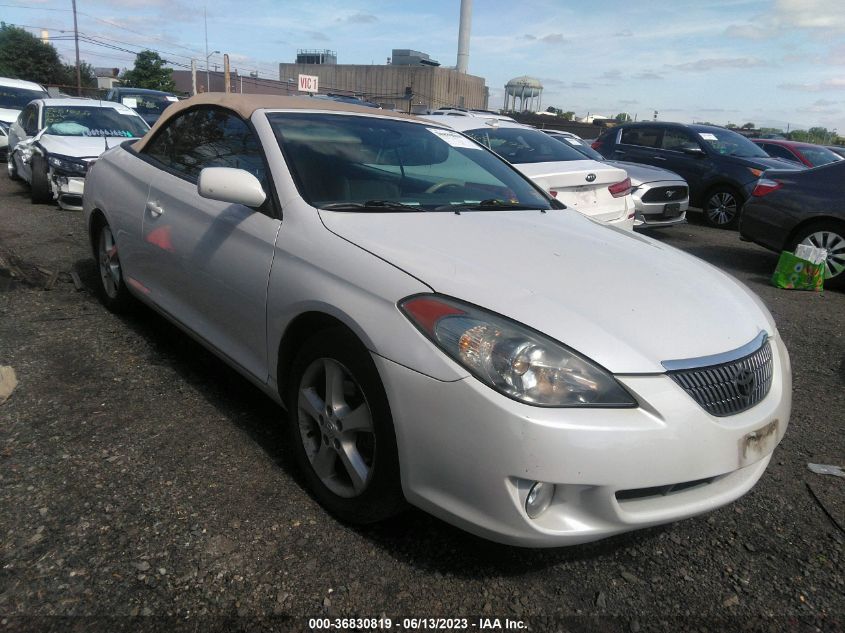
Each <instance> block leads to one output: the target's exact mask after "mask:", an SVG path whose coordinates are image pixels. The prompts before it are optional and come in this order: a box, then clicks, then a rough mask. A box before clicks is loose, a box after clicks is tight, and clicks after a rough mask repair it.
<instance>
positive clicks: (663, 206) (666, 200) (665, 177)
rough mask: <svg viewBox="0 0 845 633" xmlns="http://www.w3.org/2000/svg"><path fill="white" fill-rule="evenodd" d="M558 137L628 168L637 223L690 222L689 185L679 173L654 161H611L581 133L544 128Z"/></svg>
mask: <svg viewBox="0 0 845 633" xmlns="http://www.w3.org/2000/svg"><path fill="white" fill-rule="evenodd" d="M543 132H544V133H546V134H548V135H549V136H551V137H552V138H554V139H557V140H559V141H561V142H562V143H566V144H567V145H570V146H571V147H574V148H575V149H576V150H578V151H579V152H581V153H582V154H584V155H585V156H587V157H588V158H592V159H593V160H597V161H600V162H606V163H607V164H609V165H614V166H616V167H619V168H621V169H624V170H625V171H626V173H627V174H628V177H629V178H630V179H631V196H632V197H633V199H634V211H635V219H634V226H635V227H636V226H644V227H649V228H653V227H661V226H672V225H673V224H683V223H684V222H686V215H687V208H689V188H688V187H687V183H686V181H685V180H684V179H683V178H681V177H680V176H678V174H676V173H674V172H671V171H669V170H668V169H662V168H660V167H652V166H650V165H641V164H639V163H629V162H625V161H610V160H607V159H606V158H605V157H604V156H602V155H601V154H599V153H598V152H597V151H596V150H594V149H593V148H592V147H591V146H590V144H589V143H587V142H586V141H584V140H583V139H582V138H580V137H579V136H576V135H575V134H572V133H569V132H561V131H559V130H543Z"/></svg>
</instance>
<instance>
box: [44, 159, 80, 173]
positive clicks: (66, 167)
mask: <svg viewBox="0 0 845 633" xmlns="http://www.w3.org/2000/svg"><path fill="white" fill-rule="evenodd" d="M47 162H48V163H50V166H51V167H53V169H56V170H57V171H60V172H64V173H66V174H76V175H84V174H85V172H86V171H87V170H88V163H86V162H84V161H81V160H74V159H72V158H68V157H65V156H49V157H48V158H47Z"/></svg>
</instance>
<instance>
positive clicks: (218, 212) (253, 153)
mask: <svg viewBox="0 0 845 633" xmlns="http://www.w3.org/2000/svg"><path fill="white" fill-rule="evenodd" d="M161 132H162V133H159V134H157V135H156V137H155V138H154V139H152V140H151V141H150V143H149V144H148V145H147V147H146V148H145V150H144V153H145V154H146V156H147V158H148V159H149V160H151V161H153V162H156V163H158V164H159V165H161V167H162V169H159V170H157V173H156V174H155V176H154V178H153V180H152V182H151V184H150V190H149V195H148V198H147V204H146V209H145V210H144V214H143V221H142V229H141V231H142V238H143V239H142V241H143V247H144V250H145V255H144V259H145V260H146V261H145V269H146V270H147V271H149V275H148V276H147V279H148V283H149V284H150V285H149V288H148V290H149V292H150V298H151V299H152V300H153V301H154V302H155V303H156V304H157V305H158V306H159V307H161V308H162V309H163V310H164V311H166V312H167V313H168V314H170V315H171V316H172V317H173V318H175V319H177V320H178V321H180V322H181V323H183V324H184V325H185V326H187V327H188V328H189V329H190V330H192V331H193V332H195V333H196V334H197V335H199V336H200V337H202V338H203V339H205V341H207V342H208V343H209V344H210V345H212V346H213V347H215V348H216V349H217V350H219V351H220V352H222V353H223V354H224V355H225V356H227V357H228V358H229V359H231V360H232V361H233V362H235V363H237V364H238V365H240V366H241V367H242V368H243V369H244V370H246V371H248V372H249V373H250V374H252V375H253V376H255V377H256V378H258V379H260V380H266V379H267V375H268V374H267V345H266V340H267V339H266V301H267V283H268V279H269V274H270V267H271V264H272V261H273V252H274V245H275V240H276V236H277V234H278V231H279V227H280V225H281V222H280V220H279V219H278V213H277V212H276V209H275V207H274V203H273V202H272V199H273V196H272V195H271V186H270V184H269V176H268V174H267V168H266V161H265V158H264V155H263V151H262V149H261V146H260V142H259V141H258V138H257V137H256V135H255V133H254V132H253V131H252V129H251V128H250V126H249V125H248V124H247V123H246V122H245V121H244V120H242V119H241V118H240V117H239V116H238V115H237V114H235V113H234V112H232V111H229V110H226V109H223V108H218V107H199V108H195V109H192V110H188V111H186V112H185V113H183V114H181V115H178V116H177V117H175V118H174V119H172V120H171V121H170V122H169V124H168V126H167V127H165V128H164V129H163V130H161ZM204 167H235V168H239V169H246V170H247V171H249V172H251V173H253V174H254V175H255V176H256V177H258V179H259V181H261V182H262V184H263V186H264V190H265V192H267V194H268V199H267V201H266V202H265V204H264V205H262V207H261V208H259V209H253V208H249V207H245V206H243V205H239V204H230V203H226V202H218V201H216V200H209V199H206V198H202V197H201V196H200V195H199V193H198V192H197V184H196V183H197V178H198V176H199V173H200V171H201V170H202V169H203V168H204Z"/></svg>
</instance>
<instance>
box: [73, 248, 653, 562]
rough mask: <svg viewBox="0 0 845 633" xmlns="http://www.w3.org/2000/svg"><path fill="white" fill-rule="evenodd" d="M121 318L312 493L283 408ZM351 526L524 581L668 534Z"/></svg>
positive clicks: (153, 322) (427, 556)
mask: <svg viewBox="0 0 845 633" xmlns="http://www.w3.org/2000/svg"><path fill="white" fill-rule="evenodd" d="M73 269H74V271H75V272H76V273H77V274H78V275H79V278H80V280H81V281H82V284H83V286H84V288H85V290H86V291H87V292H88V293H89V295H90V300H91V301H92V302H96V301H97V299H96V297H97V288H98V287H99V283H100V280H99V276H98V275H99V271H98V270H97V266H96V264H95V263H94V261H93V260H91V259H83V260H79V261H77V262H76V263H75V264H74V266H73ZM103 309H105V308H103ZM117 318H118V319H120V321H122V322H123V324H124V325H125V326H126V327H128V328H130V329H131V330H132V331H134V332H135V333H136V334H137V335H138V336H140V337H142V338H143V339H144V340H145V341H146V342H147V343H148V344H149V346H150V350H149V351H150V354H151V359H150V362H152V363H154V364H160V365H167V366H168V367H170V368H172V369H173V370H174V371H175V372H176V373H178V374H179V376H180V377H181V378H182V379H183V380H184V381H185V382H186V383H188V384H190V385H191V386H192V387H194V388H195V389H196V390H197V392H199V393H201V394H202V395H203V397H204V398H205V399H206V401H207V402H208V403H209V404H211V405H212V406H213V407H214V408H215V409H216V410H217V411H219V412H220V413H221V414H222V415H224V416H225V417H226V418H227V419H228V420H230V421H231V423H232V424H233V425H235V426H237V427H238V428H239V429H240V430H242V431H244V432H245V433H246V435H247V436H248V437H249V438H250V439H251V440H252V441H254V442H255V443H256V444H258V446H259V447H261V449H262V450H263V451H264V452H265V453H266V454H267V455H268V457H270V459H272V460H273V462H274V463H275V464H276V465H277V466H279V467H280V468H281V469H282V470H283V471H284V472H285V473H286V474H287V475H289V476H290V477H291V479H293V481H294V482H295V483H296V484H297V485H298V486H299V487H300V488H302V489H303V490H305V491H306V492H308V493H309V494H310V491H308V488H307V485H306V483H305V480H304V479H303V478H302V475H301V473H300V472H299V470H298V468H297V466H296V462H295V460H294V456H293V453H292V452H291V450H290V448H289V446H288V442H287V436H286V432H285V425H284V424H282V423H280V419H282V416H285V415H286V414H285V412H284V410H282V409H281V407H279V406H278V405H277V404H276V403H275V402H273V401H272V400H271V399H270V398H269V397H268V396H267V395H265V394H264V393H263V392H262V391H261V390H259V389H258V388H257V387H255V386H254V385H253V384H252V383H250V382H249V381H248V380H247V379H245V378H244V377H242V376H241V375H240V374H239V373H237V372H236V371H235V370H233V369H231V368H230V367H229V366H228V365H227V364H226V363H224V362H223V361H222V360H220V359H219V358H217V357H216V356H215V355H214V354H212V353H211V352H209V351H208V350H206V349H205V348H204V347H203V346H202V345H200V344H199V343H197V342H196V341H194V340H193V339H192V338H191V337H189V336H188V335H187V334H185V333H184V332H182V330H180V329H179V328H178V327H176V326H175V325H173V324H172V323H170V322H169V321H168V320H167V319H165V318H164V317H162V316H161V315H159V314H157V313H156V312H155V311H153V310H152V309H150V308H147V307H146V306H144V305H142V304H138V305H137V307H136V308H135V309H134V310H133V311H131V312H130V313H127V314H123V315H118V316H117ZM312 498H313V496H312ZM325 517H326V519H325V520H326V521H335V520H336V519H334V518H332V517H331V516H330V515H329V514H328V513H326V514H325ZM348 527H349V529H352V530H353V531H355V532H356V533H358V534H359V535H360V536H361V537H363V538H365V539H367V540H368V541H370V542H371V543H372V544H373V545H374V546H377V547H379V548H380V549H382V550H384V551H385V552H387V553H388V554H389V555H391V556H392V557H393V558H395V559H396V560H397V561H400V562H403V563H405V564H407V565H410V566H412V567H415V568H421V569H427V570H430V571H432V572H437V573H441V574H450V575H454V576H461V577H467V578H472V577H478V576H479V575H484V574H497V575H501V574H505V575H518V574H522V573H525V572H527V571H530V570H537V569H541V568H545V567H551V566H554V565H556V564H558V563H561V562H566V561H577V560H583V559H593V558H596V557H601V556H604V555H609V556H612V555H613V554H614V552H616V551H617V550H619V549H620V548H622V549H624V548H625V547H628V546H630V545H632V544H635V545H642V543H643V542H645V541H649V540H654V539H656V538H658V536H659V534H660V533H661V532H663V531H665V529H666V528H665V526H658V527H655V528H650V529H647V530H639V531H637V532H636V533H633V534H622V535H619V536H615V537H611V538H608V539H605V540H603V541H600V542H598V543H588V544H584V545H576V546H570V547H565V548H553V549H526V548H521V547H513V546H508V545H502V544H499V543H494V542H492V541H488V540H486V539H483V538H480V537H477V536H474V535H472V534H469V533H468V532H465V531H463V530H461V529H459V528H456V527H454V526H452V525H450V524H448V523H446V522H444V521H441V520H440V519H437V518H436V517H434V516H432V515H430V514H428V513H426V512H423V511H422V510H419V509H417V508H414V507H409V508H408V509H407V510H406V511H405V512H403V513H402V514H400V515H399V516H397V517H394V518H392V519H390V520H387V521H384V522H382V523H378V524H375V525H370V526H363V527H361V526H348Z"/></svg>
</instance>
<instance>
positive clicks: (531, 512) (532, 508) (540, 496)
mask: <svg viewBox="0 0 845 633" xmlns="http://www.w3.org/2000/svg"><path fill="white" fill-rule="evenodd" d="M554 494H555V485H554V484H547V483H544V482H542V481H538V482H537V483H535V484H534V485H533V486H531V490H529V491H528V497H526V499H525V512H526V513H527V514H528V516H529V517H531V518H532V519H536V518H537V517H538V516H540V515H541V514H543V512H545V511H546V510H548V509H549V506H550V505H551V503H552V497H553V496H554Z"/></svg>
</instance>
